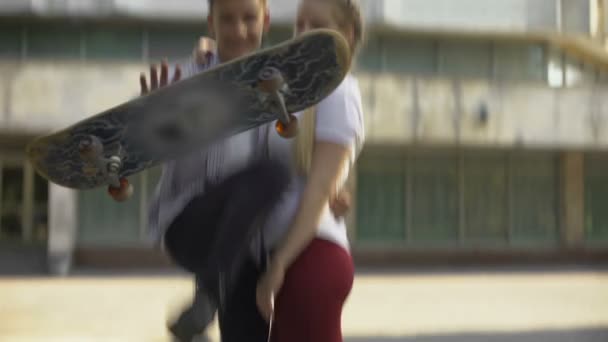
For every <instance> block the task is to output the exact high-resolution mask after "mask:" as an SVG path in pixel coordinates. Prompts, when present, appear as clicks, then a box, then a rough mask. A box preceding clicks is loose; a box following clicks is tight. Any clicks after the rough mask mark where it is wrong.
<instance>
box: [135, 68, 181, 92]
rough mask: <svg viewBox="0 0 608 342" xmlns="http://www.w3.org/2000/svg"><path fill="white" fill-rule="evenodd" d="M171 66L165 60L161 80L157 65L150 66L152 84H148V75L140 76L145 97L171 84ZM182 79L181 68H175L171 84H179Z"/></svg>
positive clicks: (161, 70)
mask: <svg viewBox="0 0 608 342" xmlns="http://www.w3.org/2000/svg"><path fill="white" fill-rule="evenodd" d="M168 75H169V66H168V64H167V61H166V60H163V61H162V62H161V64H160V79H159V78H158V70H157V67H156V65H155V64H152V65H151V66H150V83H149V84H148V82H147V79H146V74H145V73H142V74H141V75H140V76H139V84H140V86H141V94H142V95H145V94H147V93H149V92H151V91H154V90H156V89H158V88H162V87H165V86H167V85H168V84H169V77H168ZM181 78H182V71H181V69H180V68H179V66H176V67H175V72H174V73H173V78H172V79H171V83H174V82H177V81H179V80H180V79H181Z"/></svg>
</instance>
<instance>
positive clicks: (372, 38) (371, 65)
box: [354, 34, 383, 72]
mask: <svg viewBox="0 0 608 342" xmlns="http://www.w3.org/2000/svg"><path fill="white" fill-rule="evenodd" d="M382 47H383V42H382V39H381V37H380V36H379V35H374V34H370V35H369V36H368V37H367V38H366V40H365V43H364V44H363V45H362V46H361V50H360V51H359V54H358V56H357V59H356V60H355V65H354V67H355V68H356V69H357V70H360V71H367V72H379V71H381V70H382Z"/></svg>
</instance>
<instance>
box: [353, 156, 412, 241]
mask: <svg viewBox="0 0 608 342" xmlns="http://www.w3.org/2000/svg"><path fill="white" fill-rule="evenodd" d="M389 163H390V162H387V161H382V162H380V161H377V162H375V163H374V164H375V166H366V167H362V168H360V169H359V171H358V173H357V234H356V236H357V240H359V241H366V242H367V241H386V242H388V241H390V242H398V241H403V240H404V239H405V196H404V190H405V177H404V175H405V174H404V172H403V171H402V170H400V169H399V168H400V167H399V166H397V167H394V168H391V167H390V166H388V164H389Z"/></svg>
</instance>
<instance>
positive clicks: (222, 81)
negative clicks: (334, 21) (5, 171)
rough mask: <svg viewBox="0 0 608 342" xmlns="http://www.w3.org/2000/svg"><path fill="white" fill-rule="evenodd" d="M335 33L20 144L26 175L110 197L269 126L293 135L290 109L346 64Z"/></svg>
mask: <svg viewBox="0 0 608 342" xmlns="http://www.w3.org/2000/svg"><path fill="white" fill-rule="evenodd" d="M349 51H350V50H349V48H348V44H347V42H346V40H345V39H344V37H343V36H341V35H340V34H339V33H337V32H335V31H332V30H327V29H318V30H313V31H310V32H307V33H304V34H302V35H299V36H297V37H294V38H293V39H291V40H288V41H286V42H283V43H281V44H278V45H275V46H273V47H269V48H266V49H263V50H258V51H257V52H253V53H251V54H249V55H246V56H243V57H240V58H238V59H235V60H233V61H231V62H228V63H224V64H220V65H217V66H215V67H213V68H211V69H208V70H206V71H204V72H202V73H199V74H197V75H195V76H193V77H190V78H187V79H183V80H181V81H178V82H176V83H173V84H171V85H169V86H167V87H163V88H160V89H158V90H155V91H153V92H151V93H149V94H147V95H144V96H141V97H138V98H136V99H133V100H130V101H127V102H125V103H122V104H120V105H118V106H116V107H114V108H111V109H108V110H106V111H104V112H101V113H99V114H97V115H94V116H92V117H90V118H87V119H85V120H82V121H80V122H78V123H75V124H74V125H72V126H70V127H67V128H65V129H63V130H61V131H58V132H55V133H53V134H50V135H46V136H42V137H38V138H37V139H35V140H34V141H32V142H31V143H30V144H29V145H28V146H27V149H26V150H27V151H26V152H27V156H28V158H29V160H30V161H31V162H32V164H33V166H34V168H35V170H36V171H37V172H38V173H39V174H40V175H41V176H43V177H44V178H46V179H47V180H49V181H51V182H53V183H56V184H58V185H61V186H64V187H68V188H72V189H78V190H87V189H93V188H97V187H101V186H108V191H109V193H110V195H111V196H112V197H113V198H114V199H115V200H117V201H122V200H125V199H127V198H128V197H129V196H130V195H131V194H132V192H133V188H132V186H131V185H130V184H129V182H128V180H127V177H128V176H130V175H133V174H135V173H138V172H140V171H142V170H145V169H148V168H150V167H153V166H155V165H157V164H159V163H161V162H163V161H166V160H169V159H175V158H178V157H180V156H182V155H184V154H187V153H188V152H192V151H193V150H194V149H201V148H204V147H206V146H208V145H210V144H212V143H214V142H216V141H218V140H221V139H223V138H226V137H229V136H231V135H234V134H238V133H240V132H243V131H246V130H249V129H252V128H254V127H257V126H260V125H263V124H266V123H269V122H273V121H276V130H277V132H278V133H279V134H280V135H281V136H283V137H285V138H290V137H293V136H294V135H295V134H297V120H296V118H295V116H294V115H293V113H296V112H299V111H302V110H304V109H306V108H308V107H310V106H313V105H315V104H316V103H318V102H319V101H321V100H323V99H324V98H325V97H327V96H328V95H329V94H331V92H333V91H334V90H335V88H336V87H337V86H338V85H339V84H340V83H341V82H342V80H343V79H344V77H345V76H346V74H347V72H348V68H349V65H350V58H351V56H350V52H349Z"/></svg>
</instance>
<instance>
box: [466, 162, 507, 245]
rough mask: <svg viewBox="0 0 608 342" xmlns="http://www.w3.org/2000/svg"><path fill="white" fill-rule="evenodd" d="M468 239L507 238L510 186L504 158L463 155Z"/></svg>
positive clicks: (501, 239)
mask: <svg viewBox="0 0 608 342" xmlns="http://www.w3.org/2000/svg"><path fill="white" fill-rule="evenodd" d="M464 207H465V208H464V209H465V227H464V229H465V240H473V241H474V240H497V241H506V240H505V239H506V236H507V234H506V233H507V186H506V163H505V158H502V157H499V156H482V155H479V156H467V157H465V159H464Z"/></svg>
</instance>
